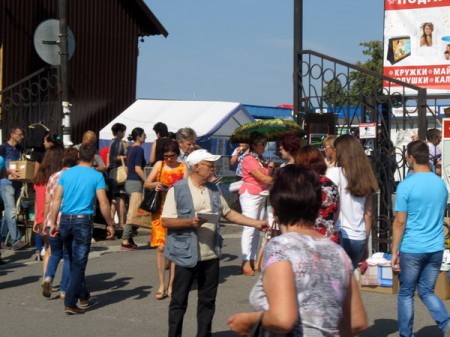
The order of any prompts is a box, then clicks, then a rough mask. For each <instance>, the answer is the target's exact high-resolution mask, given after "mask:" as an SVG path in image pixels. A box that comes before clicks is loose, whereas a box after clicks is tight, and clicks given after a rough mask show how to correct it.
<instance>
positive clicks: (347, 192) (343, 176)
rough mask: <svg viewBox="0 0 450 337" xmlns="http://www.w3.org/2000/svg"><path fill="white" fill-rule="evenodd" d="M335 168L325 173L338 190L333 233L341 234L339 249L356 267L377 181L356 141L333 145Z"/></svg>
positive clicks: (363, 247) (364, 242)
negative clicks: (341, 248) (336, 214)
mask: <svg viewBox="0 0 450 337" xmlns="http://www.w3.org/2000/svg"><path fill="white" fill-rule="evenodd" d="M334 146H335V148H336V166H337V167H331V168H329V169H328V170H327V173H326V175H327V177H328V178H330V179H331V180H332V181H333V182H334V183H335V184H336V185H337V186H338V188H339V195H340V200H339V203H340V211H339V218H338V220H337V221H336V230H337V231H339V232H340V234H341V235H340V236H341V242H340V244H341V246H342V247H343V248H344V250H345V251H346V252H347V254H348V256H349V257H350V259H351V260H352V264H353V268H357V267H358V263H359V262H361V259H362V258H363V255H364V252H365V250H366V248H367V243H368V240H369V237H370V233H371V231H372V195H373V194H374V193H375V192H377V191H378V182H377V178H376V177H375V174H374V173H373V170H372V166H371V165H370V162H369V159H368V158H367V156H366V154H365V153H364V149H363V147H362V146H361V143H360V142H359V140H358V139H357V138H356V137H354V136H352V135H342V136H339V137H338V138H336V140H335V142H334Z"/></svg>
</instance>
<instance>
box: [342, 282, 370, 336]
mask: <svg viewBox="0 0 450 337" xmlns="http://www.w3.org/2000/svg"><path fill="white" fill-rule="evenodd" d="M367 324H368V322H367V314H366V310H365V308H364V304H363V302H362V298H361V293H360V292H359V289H358V284H357V283H356V279H355V276H354V275H353V273H352V275H351V278H350V286H349V288H348V291H347V294H346V296H345V299H344V303H343V307H342V319H341V322H340V326H339V330H340V335H341V336H355V335H357V334H359V333H360V332H362V331H364V330H366V329H367Z"/></svg>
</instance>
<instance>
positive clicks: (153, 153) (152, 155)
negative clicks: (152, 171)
mask: <svg viewBox="0 0 450 337" xmlns="http://www.w3.org/2000/svg"><path fill="white" fill-rule="evenodd" d="M155 160H156V139H155V141H154V142H153V143H152V149H151V150H150V164H152V165H153V164H154V163H155Z"/></svg>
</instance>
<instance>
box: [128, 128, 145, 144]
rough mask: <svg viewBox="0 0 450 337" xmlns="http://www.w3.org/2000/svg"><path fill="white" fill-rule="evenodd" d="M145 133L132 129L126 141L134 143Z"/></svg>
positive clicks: (139, 129)
mask: <svg viewBox="0 0 450 337" xmlns="http://www.w3.org/2000/svg"><path fill="white" fill-rule="evenodd" d="M144 133H145V131H144V129H143V128H134V129H133V131H131V134H130V135H129V136H128V140H129V141H130V142H131V141H133V142H134V141H136V139H138V137H140V136H142V135H143V134H144Z"/></svg>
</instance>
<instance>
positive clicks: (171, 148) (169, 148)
mask: <svg viewBox="0 0 450 337" xmlns="http://www.w3.org/2000/svg"><path fill="white" fill-rule="evenodd" d="M166 152H173V153H175V154H176V155H177V156H179V155H180V145H178V142H177V141H176V140H173V139H171V140H169V141H168V142H167V143H165V144H164V146H163V154H164V153H166Z"/></svg>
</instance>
